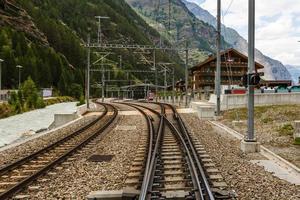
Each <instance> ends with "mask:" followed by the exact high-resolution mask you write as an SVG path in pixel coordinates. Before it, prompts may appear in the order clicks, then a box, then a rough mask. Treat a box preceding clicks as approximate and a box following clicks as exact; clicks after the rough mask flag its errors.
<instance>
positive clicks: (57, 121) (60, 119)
mask: <svg viewBox="0 0 300 200" xmlns="http://www.w3.org/2000/svg"><path fill="white" fill-rule="evenodd" d="M77 118H79V116H78V115H77V114H76V113H73V114H55V115H54V121H53V122H52V124H51V125H50V126H49V128H48V129H50V130H51V129H54V128H57V127H60V126H62V125H64V124H67V123H69V122H71V121H73V120H75V119H77Z"/></svg>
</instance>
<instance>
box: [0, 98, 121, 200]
mask: <svg viewBox="0 0 300 200" xmlns="http://www.w3.org/2000/svg"><path fill="white" fill-rule="evenodd" d="M98 104H99V103H98ZM101 105H103V106H104V107H106V112H105V113H106V114H105V115H107V113H108V112H107V111H108V109H107V106H111V108H112V109H113V111H114V114H113V115H112V117H111V118H110V119H109V120H108V121H107V122H106V123H105V124H104V126H102V127H101V128H100V129H99V130H97V131H96V132H95V133H94V134H92V135H91V136H89V137H88V138H86V139H85V140H83V141H82V142H80V143H79V144H78V145H76V146H75V147H73V148H71V149H70V150H68V151H67V152H65V153H64V154H63V155H61V156H60V157H58V158H57V159H55V160H54V161H50V163H49V164H47V165H46V166H45V167H43V168H42V169H40V170H38V171H37V172H35V173H34V174H32V175H31V176H29V177H27V178H25V179H24V180H22V181H21V182H19V183H18V184H16V185H14V186H13V187H11V188H9V189H8V190H7V191H5V192H4V193H1V194H0V199H8V198H10V197H12V196H13V195H14V194H16V193H18V192H19V191H21V190H22V189H23V188H25V187H26V186H28V185H29V184H30V183H31V182H33V181H34V180H36V179H37V178H38V177H40V176H42V175H43V174H44V173H46V172H47V171H49V170H50V169H52V168H53V167H54V166H56V165H57V164H60V163H61V162H63V161H64V160H65V159H66V158H67V157H69V156H71V155H72V154H74V153H75V152H76V151H77V150H79V149H81V148H82V147H84V146H85V145H86V144H88V143H89V142H90V141H92V140H93V139H95V138H96V137H97V136H99V134H101V133H102V132H103V131H104V130H106V128H108V127H109V126H110V125H111V124H112V123H113V122H114V120H115V119H116V117H117V115H118V110H117V109H116V108H115V107H114V106H112V105H110V104H103V103H101ZM101 116H102V115H101ZM99 118H103V117H99ZM99 118H98V120H96V122H98V121H99ZM89 127H90V126H89ZM89 127H88V128H89ZM84 128H85V130H86V129H87V128H86V127H84ZM43 152H44V151H43ZM30 160H31V159H30Z"/></svg>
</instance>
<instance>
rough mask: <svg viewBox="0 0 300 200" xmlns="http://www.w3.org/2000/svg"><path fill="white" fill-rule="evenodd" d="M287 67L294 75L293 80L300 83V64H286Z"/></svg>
mask: <svg viewBox="0 0 300 200" xmlns="http://www.w3.org/2000/svg"><path fill="white" fill-rule="evenodd" d="M286 68H287V70H289V72H290V74H291V75H292V79H293V82H294V83H295V84H299V77H300V66H292V65H286Z"/></svg>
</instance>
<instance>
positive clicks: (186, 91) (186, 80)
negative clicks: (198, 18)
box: [185, 42, 189, 107]
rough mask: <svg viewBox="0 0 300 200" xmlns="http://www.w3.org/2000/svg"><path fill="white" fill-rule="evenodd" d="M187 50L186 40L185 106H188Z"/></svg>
mask: <svg viewBox="0 0 300 200" xmlns="http://www.w3.org/2000/svg"><path fill="white" fill-rule="evenodd" d="M188 65H189V50H188V42H186V50H185V107H188V85H189V71H188Z"/></svg>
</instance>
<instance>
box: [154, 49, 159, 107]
mask: <svg viewBox="0 0 300 200" xmlns="http://www.w3.org/2000/svg"><path fill="white" fill-rule="evenodd" d="M153 69H154V70H155V101H156V102H157V96H158V87H157V84H158V80H157V69H156V50H155V49H154V50H153Z"/></svg>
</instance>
